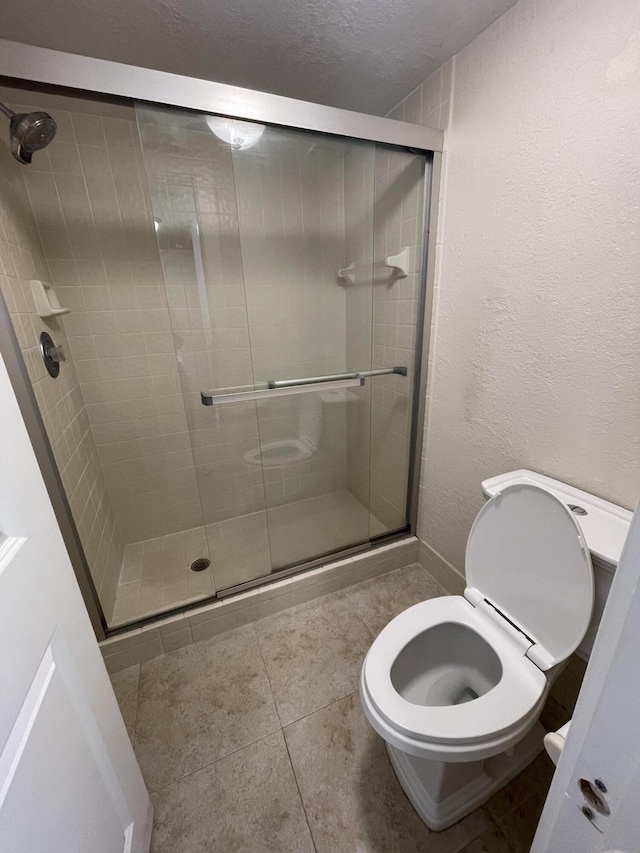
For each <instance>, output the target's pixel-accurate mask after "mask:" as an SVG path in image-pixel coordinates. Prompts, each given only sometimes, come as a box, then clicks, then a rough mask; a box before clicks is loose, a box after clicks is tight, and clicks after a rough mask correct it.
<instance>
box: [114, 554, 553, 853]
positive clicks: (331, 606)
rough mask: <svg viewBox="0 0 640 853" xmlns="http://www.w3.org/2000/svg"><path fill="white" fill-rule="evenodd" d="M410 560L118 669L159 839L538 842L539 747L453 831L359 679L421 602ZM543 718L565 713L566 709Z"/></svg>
mask: <svg viewBox="0 0 640 853" xmlns="http://www.w3.org/2000/svg"><path fill="white" fill-rule="evenodd" d="M442 594H444V590H443V589H442V587H440V586H439V584H438V583H437V582H436V581H435V580H434V579H433V578H431V576H430V575H429V574H428V573H427V572H426V571H425V570H424V569H422V568H421V567H420V566H418V565H412V566H408V567H406V568H403V569H398V570H396V571H393V572H390V573H389V574H387V575H382V576H380V577H377V578H374V579H372V580H369V581H365V582H364V583H361V584H359V585H357V586H353V587H350V588H349V589H347V590H344V591H342V592H338V593H332V594H330V595H327V596H325V597H323V598H321V599H317V600H315V601H312V602H309V603H308V604H302V605H299V606H297V607H294V608H291V609H290V610H287V611H284V612H283V613H278V614H276V615H274V616H270V617H267V618H266V619H262V620H261V621H259V622H255V623H253V624H251V625H246V626H243V627H241V628H236V629H234V630H232V631H229V632H227V633H226V634H221V635H219V636H216V637H214V638H213V639H211V640H207V641H204V642H201V643H197V644H195V645H191V646H188V647H185V648H183V649H179V650H178V651H175V652H171V653H169V654H165V655H162V656H160V657H157V658H154V659H153V660H150V661H147V662H145V663H142V664H140V665H137V666H134V667H130V668H129V669H126V670H123V671H121V672H118V673H116V674H115V675H113V676H112V683H113V685H114V689H115V691H116V695H117V697H118V701H119V703H120V707H121V710H122V714H123V717H124V720H125V723H126V725H127V729H128V731H129V734H130V736H131V739H132V741H133V743H134V748H135V751H136V754H137V756H138V760H139V762H140V766H141V768H142V772H143V775H144V777H145V780H146V782H147V785H148V787H149V790H150V791H151V797H152V800H153V804H154V808H155V822H154V837H153V844H152V850H153V851H154V853H196V851H197V853H235V851H242V853H271V852H272V853H307V851H308V853H312V851H316V853H419V851H425V853H462V851H464V853H483V851H486V853H489V851H491V853H525V851H528V850H529V847H530V844H531V839H532V837H533V833H534V831H535V826H536V823H537V820H538V817H539V814H540V811H541V809H542V804H543V802H544V797H545V792H546V789H547V788H548V785H549V782H550V780H551V775H552V765H551V762H550V761H549V759H548V758H547V757H546V755H541V756H540V757H539V758H537V759H536V761H535V762H534V763H533V764H532V765H531V766H530V767H529V768H527V769H526V770H525V771H524V772H523V773H522V774H520V776H518V777H517V778H516V779H515V780H514V781H513V782H511V783H510V784H509V785H508V786H507V787H506V788H504V789H503V790H502V791H499V792H498V793H497V794H496V795H495V796H494V797H493V798H492V799H491V800H490V801H489V802H488V803H487V804H486V805H485V806H484V807H483V808H481V809H478V810H477V811H476V812H474V813H473V814H471V815H469V816H468V817H467V818H465V819H464V820H462V821H460V822H459V823H458V824H456V825H455V826H453V827H451V828H450V829H448V830H445V831H444V832H440V833H433V832H430V831H429V830H428V829H427V827H425V826H424V824H423V823H422V822H421V820H420V819H419V818H418V816H417V815H416V813H415V812H414V810H413V808H412V807H411V805H410V804H409V802H408V800H407V799H406V797H405V795H404V793H403V791H402V789H401V788H400V786H399V784H398V782H397V780H396V778H395V776H394V773H393V770H392V769H391V766H390V764H389V760H388V758H387V755H386V751H385V749H384V744H383V742H382V741H381V739H380V738H379V737H378V736H377V735H376V734H375V733H374V732H373V731H372V729H371V728H370V726H369V724H368V723H367V721H366V719H365V717H364V715H363V713H362V710H361V707H360V701H359V697H358V693H357V688H358V678H359V672H360V667H361V664H362V659H363V657H364V655H365V653H366V650H367V649H368V647H369V645H370V644H371V642H372V641H373V638H374V637H375V636H376V635H377V633H378V632H379V631H380V630H381V629H382V627H383V626H384V625H385V624H386V623H387V622H388V621H389V620H390V619H391V618H392V617H393V616H395V615H396V614H397V613H399V612H400V611H402V610H404V609H405V608H406V607H408V606H410V605H411V604H415V603H416V602H418V601H422V600H424V599H426V598H432V597H435V596H438V595H442ZM547 714H548V715H549V714H555V717H548V719H547V720H545V719H544V717H543V723H546V724H547V725H548V726H549V727H551V726H553V727H557V726H558V725H560V724H561V723H562V722H564V721H566V720H565V719H564V716H563V714H562V712H561V711H559V710H558V709H556V710H555V711H554V709H553V708H551V710H550V711H549V710H547Z"/></svg>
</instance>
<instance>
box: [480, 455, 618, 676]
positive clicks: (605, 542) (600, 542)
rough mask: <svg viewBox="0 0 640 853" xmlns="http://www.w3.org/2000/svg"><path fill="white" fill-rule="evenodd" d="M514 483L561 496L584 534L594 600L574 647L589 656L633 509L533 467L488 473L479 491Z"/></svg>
mask: <svg viewBox="0 0 640 853" xmlns="http://www.w3.org/2000/svg"><path fill="white" fill-rule="evenodd" d="M515 483H529V484H530V485H533V486H540V487H542V488H543V489H547V491H549V492H553V494H554V495H555V496H556V497H557V498H560V500H561V501H562V502H563V503H565V504H566V505H567V506H568V507H569V509H571V511H572V512H573V513H574V514H575V517H576V521H577V522H578V524H579V525H580V527H581V529H582V533H583V536H584V538H585V541H586V543H587V546H588V548H589V550H590V552H591V561H592V563H593V571H594V581H595V584H594V585H595V600H594V605H593V616H592V617H591V622H590V624H589V628H588V629H587V633H586V634H585V637H584V640H583V641H582V643H581V644H580V646H579V647H578V649H577V654H579V655H580V657H581V658H584V659H585V660H588V658H589V655H590V654H591V649H592V648H593V641H594V640H595V636H596V631H597V630H598V626H599V625H600V619H601V617H602V611H603V610H604V605H605V603H606V601H607V596H608V595H609V589H610V587H611V581H612V580H613V575H614V573H615V570H616V568H617V566H618V561H619V560H620V554H621V553H622V546H623V545H624V541H625V539H626V538H627V532H628V530H629V524H630V523H631V516H632V513H631V512H630V511H629V510H628V509H623V508H622V507H620V506H617V505H616V504H612V503H610V502H609V501H605V500H602V498H597V497H596V496H595V495H590V494H589V493H588V492H583V491H582V490H581V489H575V488H574V487H573V486H568V485H567V484H566V483H561V482H560V481H559V480H553V479H552V478H551V477H545V476H544V475H543V474H536V473H535V471H527V470H524V469H522V470H520V471H510V472H509V473H507V474H500V475H499V476H498V477H491V479H489V480H484V481H483V483H482V492H483V494H484V496H485V497H486V498H487V499H489V498H492V497H493V496H494V495H495V494H497V493H498V492H499V491H501V490H502V489H503V488H504V487H505V486H511V485H513V484H515Z"/></svg>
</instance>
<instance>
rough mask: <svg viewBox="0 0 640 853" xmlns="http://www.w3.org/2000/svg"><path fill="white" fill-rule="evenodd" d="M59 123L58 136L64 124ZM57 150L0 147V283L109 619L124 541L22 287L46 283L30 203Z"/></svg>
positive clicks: (65, 378) (69, 384)
mask: <svg viewBox="0 0 640 853" xmlns="http://www.w3.org/2000/svg"><path fill="white" fill-rule="evenodd" d="M60 124H61V126H62V135H64V119H62V120H61V121H60ZM61 146H62V143H61V142H60V141H56V142H54V143H53V145H52V147H51V148H50V149H47V150H46V151H43V152H40V153H39V154H37V155H36V156H35V157H34V160H33V163H32V165H31V166H20V165H19V164H18V163H17V162H16V161H15V160H14V159H13V158H12V157H11V155H10V154H9V151H8V149H7V146H6V145H5V143H4V142H2V143H0V270H1V272H2V276H1V279H0V281H1V286H2V292H3V295H4V298H5V300H6V302H7V306H8V308H9V312H10V314H11V319H12V321H13V325H14V328H15V331H16V335H17V337H18V341H19V344H20V348H21V350H22V354H23V356H24V359H25V362H26V365H27V369H28V371H29V376H30V378H31V381H32V383H33V387H34V391H35V394H36V398H37V400H38V404H39V407H40V411H41V414H42V417H43V420H44V424H45V428H46V430H47V434H48V437H49V441H50V442H51V446H52V449H53V454H54V457H55V459H56V463H57V465H58V469H59V470H60V474H61V477H62V481H63V483H64V486H65V490H66V493H67V497H68V499H69V504H70V506H71V510H72V512H73V515H74V518H75V521H76V524H77V527H78V533H79V535H80V540H81V542H82V545H83V547H84V551H85V554H86V556H87V561H88V563H89V567H90V569H91V575H92V578H93V581H94V584H95V586H96V589H97V590H98V592H99V594H100V600H101V602H102V605H103V608H104V609H105V612H106V613H107V614H110V611H111V608H112V606H113V602H114V600H115V590H116V585H117V581H118V574H119V570H120V563H121V560H122V552H123V547H124V543H123V540H122V536H121V535H120V531H119V529H118V525H117V522H116V519H115V516H114V513H113V509H112V506H111V502H110V499H109V495H108V493H107V490H106V486H105V482H104V478H103V476H102V471H101V469H100V463H99V460H98V455H97V451H96V447H95V444H94V440H93V435H92V433H91V428H90V425H89V420H88V417H87V413H86V408H85V405H84V401H83V397H82V392H81V390H80V386H79V382H78V378H77V374H76V367H75V362H74V359H73V358H72V357H71V355H70V347H69V343H68V340H67V336H66V334H65V327H64V321H63V320H62V319H60V318H58V319H46V320H43V319H41V318H40V317H39V316H38V315H37V313H36V306H35V302H34V300H33V296H32V293H31V288H30V283H29V282H30V279H33V278H36V279H40V280H48V279H49V278H50V272H49V268H48V266H47V262H46V260H45V257H44V254H43V251H42V243H41V240H40V235H39V234H38V230H37V228H36V223H35V220H34V218H33V212H32V208H31V203H30V199H31V198H32V197H35V194H37V192H38V191H39V190H40V191H44V187H45V184H46V183H47V178H48V177H49V178H50V172H49V171H41V170H43V169H50V163H51V160H50V156H51V157H52V158H53V160H54V161H55V160H56V158H57V157H58V156H59V155H60V151H61V150H62V149H61ZM32 169H33V171H30V170H32ZM27 187H29V188H30V192H29V193H27ZM34 206H36V207H37V202H36V204H35V205H34ZM67 316H70V315H67ZM42 331H47V332H49V334H50V335H51V336H52V338H53V339H54V341H55V343H56V344H58V345H62V346H63V347H64V349H65V352H66V353H67V361H66V363H63V364H62V366H61V370H60V374H59V376H58V377H57V378H56V379H52V378H51V377H50V376H49V375H48V374H47V373H46V371H45V369H44V365H43V363H42V360H41V358H40V353H39V350H38V339H39V336H40V333H41V332H42Z"/></svg>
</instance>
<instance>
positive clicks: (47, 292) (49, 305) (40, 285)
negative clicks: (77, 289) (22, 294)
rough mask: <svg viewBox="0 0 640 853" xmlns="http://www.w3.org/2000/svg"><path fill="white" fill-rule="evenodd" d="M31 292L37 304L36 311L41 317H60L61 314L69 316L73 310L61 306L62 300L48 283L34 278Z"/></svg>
mask: <svg viewBox="0 0 640 853" xmlns="http://www.w3.org/2000/svg"><path fill="white" fill-rule="evenodd" d="M31 292H32V293H33V298H34V299H35V302H36V311H37V312H38V315H39V316H40V317H58V316H59V315H60V314H69V312H70V311H71V308H63V307H62V305H60V300H59V299H58V297H57V295H56V292H55V290H54V289H53V287H52V285H51V284H49V282H48V281H39V280H38V279H37V278H32V279H31Z"/></svg>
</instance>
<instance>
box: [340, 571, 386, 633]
mask: <svg viewBox="0 0 640 853" xmlns="http://www.w3.org/2000/svg"><path fill="white" fill-rule="evenodd" d="M381 577H382V576H381ZM362 583H366V581H362ZM356 586H359V584H356ZM351 589H353V587H349V586H348V587H346V588H345V590H344V593H345V595H344V597H345V599H346V600H347V603H348V604H349V606H350V607H351V609H352V610H353V612H354V613H355V615H356V617H357V618H358V619H359V620H360V622H362V624H363V625H364V627H365V628H366V629H367V631H368V632H369V633H370V634H371V636H372V637H373V639H374V640H375V638H376V637H377V634H374V632H373V630H372V628H371V627H370V626H369V625H367V623H366V622H365V620H364V617H362V616H361V615H360V613H359V612H358V608H357V607H356V606H355V604H354V603H353V602H352V601H351V597H350V596H349V590H351Z"/></svg>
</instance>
